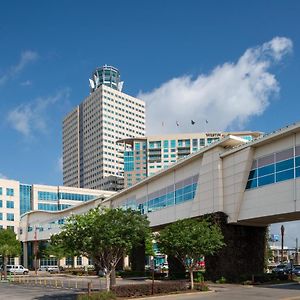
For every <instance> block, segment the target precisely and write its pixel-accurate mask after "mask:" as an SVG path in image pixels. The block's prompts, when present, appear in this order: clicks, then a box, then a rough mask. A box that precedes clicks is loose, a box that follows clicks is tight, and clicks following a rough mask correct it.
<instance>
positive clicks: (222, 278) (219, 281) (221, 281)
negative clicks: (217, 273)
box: [216, 276, 227, 283]
mask: <svg viewBox="0 0 300 300" xmlns="http://www.w3.org/2000/svg"><path fill="white" fill-rule="evenodd" d="M226 282H227V281H226V278H225V277H223V276H222V277H221V278H220V279H218V280H217V281H216V283H226Z"/></svg>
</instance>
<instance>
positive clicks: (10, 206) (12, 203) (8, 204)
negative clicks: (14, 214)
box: [6, 201, 15, 208]
mask: <svg viewBox="0 0 300 300" xmlns="http://www.w3.org/2000/svg"><path fill="white" fill-rule="evenodd" d="M14 207H15V204H14V201H6V208H14Z"/></svg>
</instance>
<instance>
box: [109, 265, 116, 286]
mask: <svg viewBox="0 0 300 300" xmlns="http://www.w3.org/2000/svg"><path fill="white" fill-rule="evenodd" d="M114 285H116V268H115V267H113V268H112V270H111V273H110V286H114Z"/></svg>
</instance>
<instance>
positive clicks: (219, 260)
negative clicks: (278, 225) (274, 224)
mask: <svg viewBox="0 0 300 300" xmlns="http://www.w3.org/2000/svg"><path fill="white" fill-rule="evenodd" d="M212 217H213V219H214V220H215V221H216V222H217V223H218V224H219V225H220V227H221V230H222V233H223V235H224V242H225V243H226V246H225V247H224V248H222V249H221V250H220V251H219V252H218V253H217V254H215V255H213V256H206V257H205V267H206V272H205V273H206V274H205V275H206V276H207V278H208V279H210V280H217V279H220V278H221V277H222V276H223V277H225V279H227V280H229V281H238V280H239V279H240V278H241V276H244V275H251V274H258V273H262V272H263V271H264V256H265V247H266V227H254V226H244V225H231V224H227V216H226V215H225V214H224V213H216V214H214V215H212Z"/></svg>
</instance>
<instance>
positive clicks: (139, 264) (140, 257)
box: [130, 243, 146, 275]
mask: <svg viewBox="0 0 300 300" xmlns="http://www.w3.org/2000/svg"><path fill="white" fill-rule="evenodd" d="M145 259H146V254H145V243H143V244H141V245H138V246H135V247H134V248H133V249H132V251H131V257H130V261H131V270H132V271H134V272H138V273H141V275H143V274H144V273H145Z"/></svg>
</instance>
